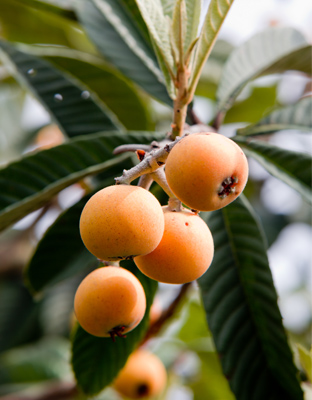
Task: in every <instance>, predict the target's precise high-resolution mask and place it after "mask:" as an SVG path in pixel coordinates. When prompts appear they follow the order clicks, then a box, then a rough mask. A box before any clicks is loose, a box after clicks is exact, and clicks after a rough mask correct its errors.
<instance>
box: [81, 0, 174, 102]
mask: <svg viewBox="0 0 312 400" xmlns="http://www.w3.org/2000/svg"><path fill="white" fill-rule="evenodd" d="M77 14H78V17H79V19H80V21H81V23H82V24H83V26H84V27H85V29H86V31H87V33H88V35H89V36H90V38H91V39H92V41H93V42H94V43H95V45H96V46H97V48H98V49H99V51H100V52H101V54H103V55H104V57H105V58H106V59H107V60H108V61H110V62H111V63H112V64H113V65H114V66H115V67H116V68H118V69H119V70H120V71H121V72H122V73H123V74H124V75H125V76H127V77H128V78H130V79H131V80H132V81H133V82H135V83H136V84H138V85H139V86H140V87H142V88H143V89H144V90H145V91H146V92H147V93H149V94H151V95H152V96H154V97H156V98H157V99H159V100H161V101H163V102H165V103H167V104H171V100H170V98H169V96H168V94H167V92H166V88H165V84H164V83H165V82H164V77H163V74H162V73H161V71H160V69H159V68H158V65H157V59H156V57H155V54H154V52H153V49H152V48H151V46H150V43H149V42H148V41H147V40H146V35H145V31H141V28H140V24H139V23H136V21H135V19H134V18H131V17H130V11H129V10H128V9H126V8H125V7H124V6H123V5H122V4H120V3H119V2H117V1H113V0H84V1H83V2H79V3H78V5H77Z"/></svg>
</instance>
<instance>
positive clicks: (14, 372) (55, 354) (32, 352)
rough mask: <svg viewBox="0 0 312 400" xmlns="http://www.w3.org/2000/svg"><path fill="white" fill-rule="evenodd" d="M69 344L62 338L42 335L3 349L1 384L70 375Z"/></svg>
mask: <svg viewBox="0 0 312 400" xmlns="http://www.w3.org/2000/svg"><path fill="white" fill-rule="evenodd" d="M69 347H70V346H69V342H68V340H65V339H63V338H45V339H43V340H41V341H38V342H36V343H32V344H29V345H26V346H22V347H19V348H15V349H12V350H9V351H7V352H5V353H4V354H2V355H1V356H0V365H1V367H0V385H3V384H12V383H25V382H31V383H34V382H40V381H45V380H52V379H53V380H63V379H64V380H65V379H70V375H71V371H70V368H69V365H68V359H69ZM47 361H48V362H47Z"/></svg>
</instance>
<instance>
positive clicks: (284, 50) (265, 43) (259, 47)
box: [217, 27, 311, 112]
mask: <svg viewBox="0 0 312 400" xmlns="http://www.w3.org/2000/svg"><path fill="white" fill-rule="evenodd" d="M310 59H311V46H307V44H306V40H305V39H304V37H303V36H302V35H301V33H299V32H298V31H296V30H295V29H293V28H280V27H279V28H270V29H267V30H265V31H263V32H260V33H257V34H256V35H254V36H253V37H251V38H250V39H249V40H247V41H246V42H245V43H243V44H242V45H241V46H239V47H237V48H236V49H235V50H234V51H233V52H232V54H231V55H230V57H229V59H228V61H227V62H226V64H225V66H224V69H223V73H222V77H221V81H220V85H219V88H218V92H217V99H218V103H219V104H218V110H219V112H225V111H226V110H228V109H229V108H230V107H231V105H232V104H233V102H234V100H235V98H236V97H237V95H238V94H239V93H240V91H241V90H242V88H243V87H244V86H245V85H246V84H247V83H248V82H249V81H251V80H252V79H255V78H258V77H259V76H262V75H269V74H273V73H279V72H283V71H287V70H291V69H296V70H299V71H303V72H307V71H310Z"/></svg>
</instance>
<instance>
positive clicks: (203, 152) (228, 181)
mask: <svg viewBox="0 0 312 400" xmlns="http://www.w3.org/2000/svg"><path fill="white" fill-rule="evenodd" d="M165 172H166V178H167V181H168V185H169V187H170V189H171V190H172V192H173V193H174V194H175V195H176V196H177V197H178V198H179V199H180V200H181V201H182V203H184V204H185V205H187V206H188V207H190V208H191V209H194V210H199V211H212V210H217V209H219V208H222V207H224V206H226V205H228V204H229V203H231V202H232V201H233V200H235V199H236V198H237V197H238V196H239V195H240V194H241V192H242V191H243V189H244V187H245V185H246V182H247V179H248V162H247V159H246V156H245V154H244V153H243V151H242V149H241V148H240V147H239V146H238V145H237V144H236V143H235V142H234V141H233V140H231V139H229V138H227V137H225V136H223V135H220V134H217V133H213V132H202V133H198V134H192V135H189V136H186V137H185V138H183V139H181V140H180V141H179V142H178V143H177V144H176V145H175V146H174V147H173V149H172V150H171V151H170V153H169V156H168V158H167V162H166V168H165Z"/></svg>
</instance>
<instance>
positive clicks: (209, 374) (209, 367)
mask: <svg viewBox="0 0 312 400" xmlns="http://www.w3.org/2000/svg"><path fill="white" fill-rule="evenodd" d="M197 355H198V357H199V359H200V362H201V365H200V378H199V380H195V382H192V383H191V385H190V386H191V389H192V391H193V393H194V399H196V400H207V399H211V400H221V399H222V400H235V397H234V395H233V393H232V392H231V390H230V388H229V384H228V382H227V380H226V378H225V376H224V375H223V374H222V370H221V367H220V361H219V359H218V355H217V354H216V353H214V352H208V351H200V352H198V353H197Z"/></svg>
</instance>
